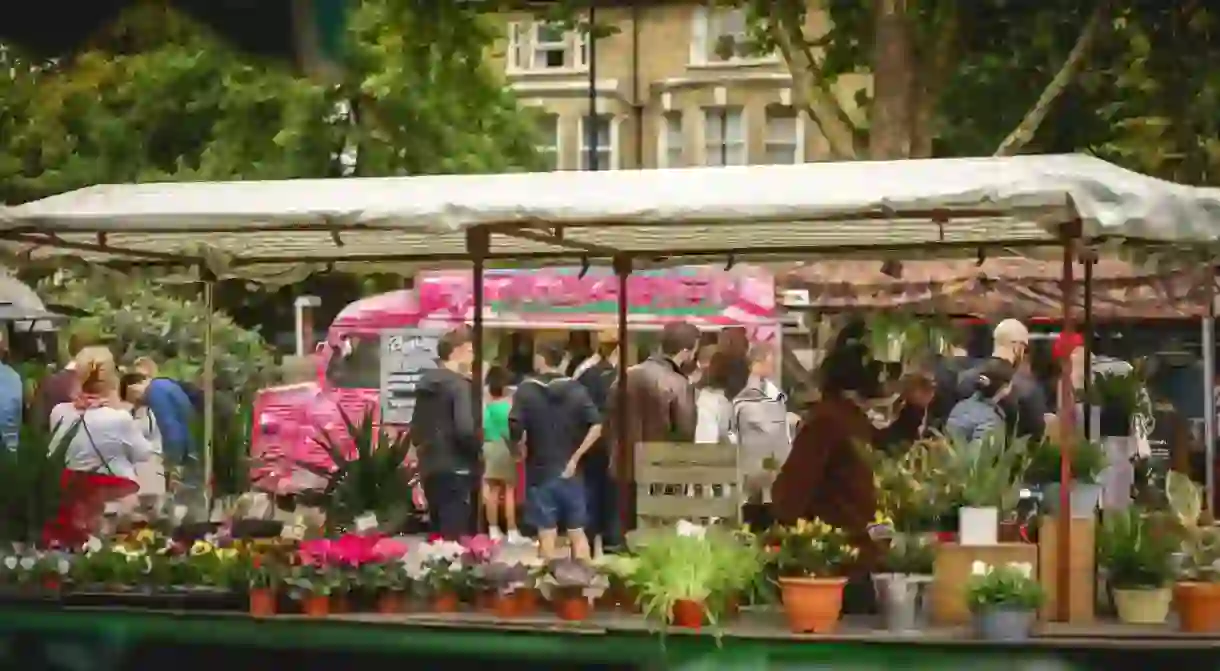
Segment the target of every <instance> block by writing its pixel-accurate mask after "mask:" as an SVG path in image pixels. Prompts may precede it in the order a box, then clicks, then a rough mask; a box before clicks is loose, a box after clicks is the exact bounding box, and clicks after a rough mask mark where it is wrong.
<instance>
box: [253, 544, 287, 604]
mask: <svg viewBox="0 0 1220 671" xmlns="http://www.w3.org/2000/svg"><path fill="white" fill-rule="evenodd" d="M249 562H250V573H249V576H250V614H251V615H253V616H254V617H270V616H272V615H275V612H276V604H277V594H276V592H277V590H278V589H279V586H280V582H281V581H282V580H283V575H284V570H283V567H282V566H280V565H279V564H278V563H276V562H275V561H274V560H273V558H271V557H267V556H263V555H260V554H253V553H252V554H250V555H249Z"/></svg>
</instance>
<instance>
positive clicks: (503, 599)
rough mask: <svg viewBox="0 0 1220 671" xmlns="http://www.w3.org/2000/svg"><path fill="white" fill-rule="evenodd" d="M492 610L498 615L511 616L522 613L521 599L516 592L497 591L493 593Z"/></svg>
mask: <svg viewBox="0 0 1220 671" xmlns="http://www.w3.org/2000/svg"><path fill="white" fill-rule="evenodd" d="M490 598H491V612H492V613H493V614H494V615H495V616H496V617H502V618H511V617H517V616H518V615H520V614H521V606H520V601H518V600H517V595H516V594H514V593H511V592H510V593H508V594H505V593H503V592H495V593H493V594H492V595H491V597H490Z"/></svg>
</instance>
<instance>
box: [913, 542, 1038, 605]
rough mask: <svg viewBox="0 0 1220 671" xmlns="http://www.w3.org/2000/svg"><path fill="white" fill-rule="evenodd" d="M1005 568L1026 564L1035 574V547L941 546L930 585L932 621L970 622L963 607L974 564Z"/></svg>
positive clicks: (1015, 545) (945, 544)
mask: <svg viewBox="0 0 1220 671" xmlns="http://www.w3.org/2000/svg"><path fill="white" fill-rule="evenodd" d="M976 561H981V562H984V563H986V564H1008V563H1014V562H1028V563H1030V564H1033V565H1034V571H1035V572H1036V571H1037V570H1038V546H1036V545H1030V544H1029V543H1000V544H998V545H975V546H963V545H958V544H957V543H942V544H941V545H940V547H939V549H938V550H937V552H936V565H935V567H934V568H933V571H932V572H933V576H934V579H933V581H932V594H931V596H932V613H931V615H932V621H933V622H934V623H936V624H940V625H956V624H965V623H966V622H969V621H970V609H969V607H968V606H967V604H966V584H967V583H968V582H969V581H970V574H971V569H972V568H973V565H974V562H976Z"/></svg>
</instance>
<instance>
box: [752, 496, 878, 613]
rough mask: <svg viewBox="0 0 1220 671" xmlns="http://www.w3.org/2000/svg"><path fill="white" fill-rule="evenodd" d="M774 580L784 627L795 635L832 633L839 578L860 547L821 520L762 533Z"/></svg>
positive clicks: (838, 607) (840, 589)
mask: <svg viewBox="0 0 1220 671" xmlns="http://www.w3.org/2000/svg"><path fill="white" fill-rule="evenodd" d="M763 542H764V547H766V549H767V552H768V555H769V557H770V558H771V559H772V561H773V562H774V565H775V569H776V572H777V574H778V576H779V585H780V592H781V594H782V598H783V602H784V613H785V614H786V616H787V618H788V625H789V627H790V628H791V629H792V631H793V632H795V633H798V634H799V633H806V632H813V633H818V634H824V633H830V632H833V631H834V630H835V629H836V628H837V627H838V624H839V614H840V612H841V611H842V609H843V586H844V585H846V584H847V578H845V577H843V576H844V573H845V571H846V569H847V568H848V566H849V565H850V564H852V563H853V562H855V561H856V559H857V557H858V556H859V554H860V551H859V549H858V548H857V547H856V546H854V545H852V543H851V542H850V541H849V539H848V536H847V534H846V533H845V532H843V530H841V529H837V528H835V527H832V526H830V525H829V524H826V523H825V522H823V521H821V520H817V519H815V520H813V521H809V520H798V521H797V523H796V524H795V525H793V526H791V527H784V526H776V527H774V528H772V529H771V530H769V531H768V532H767V533H766V534H765V535H764V540H763Z"/></svg>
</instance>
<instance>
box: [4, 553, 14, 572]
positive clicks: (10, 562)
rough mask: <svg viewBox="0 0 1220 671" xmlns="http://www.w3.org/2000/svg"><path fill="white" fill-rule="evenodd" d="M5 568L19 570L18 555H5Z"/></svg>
mask: <svg viewBox="0 0 1220 671" xmlns="http://www.w3.org/2000/svg"><path fill="white" fill-rule="evenodd" d="M4 568H6V569H8V570H10V571H15V570H17V556H16V555H9V556H7V557H5V558H4Z"/></svg>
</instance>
